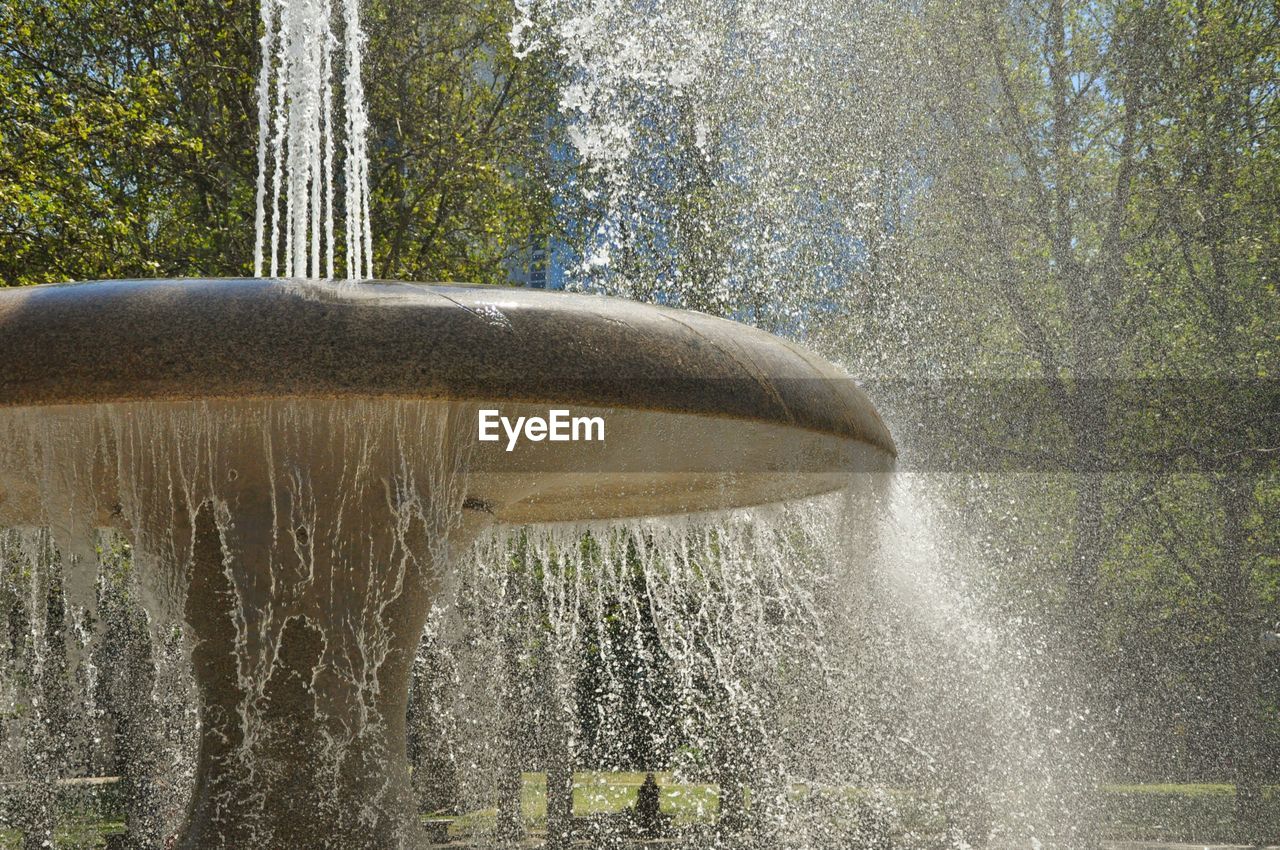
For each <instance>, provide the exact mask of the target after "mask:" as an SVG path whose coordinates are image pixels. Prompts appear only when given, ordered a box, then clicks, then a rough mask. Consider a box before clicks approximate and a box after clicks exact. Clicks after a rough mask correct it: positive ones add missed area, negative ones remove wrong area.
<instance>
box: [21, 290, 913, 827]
mask: <svg viewBox="0 0 1280 850" xmlns="http://www.w3.org/2000/svg"><path fill="white" fill-rule="evenodd" d="M36 351H39V352H40V353H39V355H38V356H37V355H36ZM0 357H3V358H5V360H6V362H8V363H12V364H16V365H15V368H14V369H12V370H10V371H8V372H7V373H6V375H5V376H4V377H3V378H0V526H6V525H8V526H13V525H36V526H45V527H49V528H51V529H52V530H53V536H54V540H55V542H56V543H57V545H58V546H59V548H60V550H61V551H62V553H63V557H64V560H67V559H70V560H71V567H70V569H69V570H68V579H69V585H68V589H69V591H70V593H71V595H72V597H73V599H75V598H77V597H78V598H79V599H80V600H87V599H88V598H89V597H91V596H92V581H93V568H92V565H93V563H94V555H93V546H94V542H95V540H96V539H97V537H96V535H97V531H96V530H97V529H98V528H101V527H112V528H115V529H119V530H121V531H123V532H124V533H125V534H127V535H128V537H129V538H130V540H131V541H132V543H133V546H134V556H133V557H134V562H135V564H136V565H137V567H138V569H139V571H140V575H141V576H142V579H143V583H144V585H145V586H146V588H147V590H148V592H149V593H150V594H151V596H152V599H151V602H150V604H151V605H152V606H154V610H155V612H156V613H157V615H159V616H163V617H174V616H179V617H182V618H183V619H185V621H186V622H187V624H188V626H189V632H190V635H189V636H190V642H191V657H192V662H193V669H194V672H195V677H196V681H197V684H198V686H199V692H200V698H201V744H200V754H199V763H198V767H197V777H196V787H195V789H194V793H193V802H192V808H191V811H190V814H189V817H188V823H187V827H186V829H185V831H184V834H183V837H182V839H181V844H180V846H183V847H189V848H213V847H244V846H306V847H317V848H319V847H335V848H337V847H342V848H366V847H367V848H388V847H400V846H412V845H415V844H416V843H417V840H418V835H417V832H416V829H415V828H414V822H415V818H414V817H413V806H412V801H411V799H410V795H409V793H408V782H407V779H408V767H407V764H406V761H405V746H404V742H405V741H404V735H405V730H404V717H405V703H406V700H407V692H408V687H407V683H408V676H409V670H410V666H411V663H412V660H413V657H414V654H415V651H416V648H417V643H418V639H419V636H420V635H421V633H422V628H423V622H424V619H425V617H426V615H427V612H428V610H429V607H430V604H431V600H432V598H433V596H434V595H435V594H436V592H437V590H438V587H439V585H440V582H441V581H443V580H445V579H446V578H447V576H448V572H449V564H450V562H451V559H452V558H453V557H454V554H455V553H456V552H457V550H458V549H459V548H460V547H465V546H467V545H468V544H469V542H470V540H471V539H472V538H473V537H474V535H475V534H476V533H477V532H478V531H479V530H480V529H482V528H483V527H484V526H486V525H489V524H493V523H527V522H553V521H569V520H604V519H609V518H613V517H622V516H639V515H654V514H674V513H694V512H703V511H714V510H720V509H724V508H729V507H736V506H741V505H754V504H761V503H765V502H772V501H779V500H785V499H794V498H800V497H804V496H809V495H814V494H817V493H822V492H828V491H831V490H833V489H837V488H839V487H841V486H844V484H845V483H847V482H848V480H849V477H850V475H852V474H855V473H864V472H867V473H879V472H883V471H887V470H888V469H889V468H891V465H892V460H893V450H892V442H891V441H890V440H889V437H888V434H887V432H886V431H885V430H884V428H883V425H882V424H881V423H880V422H879V419H878V417H876V415H875V412H874V410H873V409H872V408H871V406H870V403H869V402H867V401H866V399H865V397H864V396H862V394H861V393H860V392H859V391H858V390H857V388H856V387H855V386H853V384H852V382H851V381H850V380H849V379H848V378H847V376H844V375H842V374H841V373H839V372H838V371H837V370H835V369H834V368H833V367H830V366H829V365H828V364H825V363H824V362H823V361H821V360H818V359H817V358H814V357H812V355H809V354H807V353H805V352H803V351H802V350H800V349H796V348H794V347H792V346H789V345H787V344H785V343H783V342H781V341H779V340H776V339H775V338H773V337H770V336H768V335H765V334H760V333H758V332H754V331H750V330H749V329H745V328H741V327H739V326H737V325H734V324H732V323H729V322H723V321H719V320H714V319H710V318H709V317H705V316H697V315H689V314H680V313H675V312H674V311H664V310H658V309H654V308H645V307H641V306H639V305H634V304H626V303H619V302H615V301H612V300H610V299H603V298H589V297H573V296H564V297H557V296H554V295H546V294H536V293H535V294H530V293H512V292H510V291H506V290H480V289H473V288H463V287H449V288H433V287H417V286H408V285H390V284H377V285H367V286H352V285H335V284H323V283H306V282H296V281H294V282H281V281H232V282H212V281H194V282H156V283H140V282H132V283H129V282H124V283H109V284H94V285H81V286H62V287H37V288H33V290H30V291H27V292H22V293H18V294H15V295H10V293H7V292H6V293H0ZM552 409H566V410H568V411H570V412H571V413H572V415H573V416H579V417H587V418H595V417H598V418H599V419H600V420H601V422H602V430H603V435H602V436H603V439H591V440H578V441H564V442H551V441H547V440H542V441H534V440H527V439H526V440H520V441H517V442H515V443H511V442H510V441H509V440H508V439H507V437H506V436H505V435H503V434H501V433H500V434H499V439H497V440H495V441H486V440H481V439H479V431H480V428H479V424H480V420H479V416H480V411H482V410H496V411H498V412H500V414H501V415H502V416H504V417H506V418H507V419H508V420H510V421H515V420H517V419H518V418H519V417H521V416H526V417H527V416H546V415H547V414H548V413H549V411H550V410H552Z"/></svg>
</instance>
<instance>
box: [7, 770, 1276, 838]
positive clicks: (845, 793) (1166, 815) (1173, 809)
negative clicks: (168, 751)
mask: <svg viewBox="0 0 1280 850" xmlns="http://www.w3.org/2000/svg"><path fill="white" fill-rule="evenodd" d="M656 777H657V780H658V784H659V786H660V787H661V795H660V797H659V806H660V808H661V810H662V811H663V812H665V813H666V814H668V815H669V816H670V817H671V820H672V822H673V824H675V825H677V826H697V825H706V824H711V823H713V822H714V821H715V819H716V816H717V814H718V812H719V791H718V789H717V788H716V787H715V786H714V785H711V784H707V783H690V782H677V781H676V780H675V777H674V776H673V775H672V774H669V773H658V774H656ZM522 778H523V783H522V788H521V799H520V802H521V814H522V816H523V818H524V822H525V825H526V827H527V828H528V829H529V830H531V831H533V832H535V833H536V832H538V831H540V830H542V829H544V828H545V825H546V813H547V783H546V776H545V774H542V773H525V774H523V777H522ZM644 779H645V774H644V773H642V772H606V771H582V772H579V773H576V774H574V785H573V810H574V814H575V815H576V816H578V817H591V816H600V815H609V814H613V813H617V812H620V811H623V810H624V809H627V808H629V807H631V806H633V805H635V801H636V792H637V790H638V789H639V788H640V785H641V784H642V783H643V782H644ZM1101 790H1102V792H1103V801H1104V806H1105V812H1106V820H1107V823H1108V829H1107V832H1108V835H1109V837H1110V838H1113V839H1118V840H1152V841H1192V840H1194V841H1201V842H1218V841H1228V840H1231V839H1232V838H1233V837H1234V836H1233V834H1232V833H1233V830H1234V824H1233V821H1232V817H1233V814H1234V805H1235V788H1234V787H1233V786H1231V785H1226V784H1220V783H1191V784H1142V785H1135V784H1115V785H1105V786H1103V787H1102V789H1101ZM791 793H792V796H793V797H796V798H801V797H806V796H808V795H810V794H815V793H821V794H823V795H825V796H828V797H833V798H836V799H839V800H842V801H843V802H847V803H856V802H858V801H859V800H861V799H863V798H864V797H865V796H866V794H867V792H865V791H863V790H861V789H857V788H836V789H817V788H811V787H808V786H805V785H796V786H794V787H793V788H792V791H791ZM888 793H889V796H890V797H891V798H892V799H893V802H894V804H895V806H896V807H897V808H898V809H899V811H900V813H901V814H902V815H903V817H904V819H905V820H908V821H912V822H913V825H912V826H911V828H912V829H913V830H918V831H921V832H935V831H939V830H941V829H942V828H944V826H945V824H944V823H943V821H942V819H941V818H940V817H939V815H938V813H937V811H936V809H933V808H932V807H930V806H929V805H928V801H927V800H925V799H924V798H922V797H920V795H915V794H912V793H911V792H909V791H904V790H895V791H890V792H888ZM104 808H105V807H102V806H98V807H94V806H86V805H73V804H70V803H69V802H68V804H67V805H66V807H65V814H64V816H63V818H62V820H61V821H60V823H59V824H58V828H57V834H56V837H55V841H56V846H57V847H58V848H59V849H60V850H101V848H102V847H104V845H105V843H106V840H107V836H109V835H111V834H113V833H118V832H121V831H123V829H124V824H123V823H121V822H120V821H119V820H118V819H114V818H112V817H110V815H111V813H110V812H109V811H108V812H104ZM916 810H918V811H916ZM913 811H914V815H913ZM1264 812H1265V815H1264V817H1265V820H1266V823H1265V827H1266V829H1267V830H1268V832H1267V833H1266V834H1268V835H1272V836H1277V837H1280V788H1278V787H1275V786H1272V787H1269V788H1267V789H1266V790H1265V792H1264ZM426 819H427V820H430V819H432V818H426ZM496 820H497V810H496V808H486V809H478V810H476V811H471V812H467V813H465V814H463V815H461V816H460V817H457V818H454V819H452V822H451V824H450V827H449V834H450V836H451V837H456V838H464V837H466V836H467V835H469V834H473V833H476V832H488V831H490V830H492V828H493V827H494V824H495V822H496ZM20 846H21V836H20V835H19V834H18V832H17V831H16V830H14V829H11V828H5V827H0V850H18V848H19V847H20Z"/></svg>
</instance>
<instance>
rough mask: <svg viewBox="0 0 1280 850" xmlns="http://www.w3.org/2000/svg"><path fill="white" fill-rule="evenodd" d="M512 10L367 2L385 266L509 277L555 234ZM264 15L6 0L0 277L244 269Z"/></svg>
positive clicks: (221, 5) (440, 274)
mask: <svg viewBox="0 0 1280 850" xmlns="http://www.w3.org/2000/svg"><path fill="white" fill-rule="evenodd" d="M509 14H510V10H509V8H508V6H507V4H504V3H490V4H481V5H479V6H475V5H473V4H465V3H456V2H446V3H434V2H432V3H427V2H423V0H371V2H370V3H368V4H367V8H366V17H367V21H368V30H369V35H370V41H369V51H368V55H367V60H366V61H367V64H368V68H367V72H366V73H367V76H368V77H369V82H368V85H367V90H368V96H369V98H370V111H371V120H372V122H373V126H372V128H371V130H370V150H371V151H373V152H374V156H375V162H376V166H375V168H376V171H375V173H374V174H373V175H372V178H373V193H374V194H373V216H374V221H375V227H376V230H375V235H376V242H375V246H374V252H375V257H376V265H375V272H376V273H377V274H378V275H380V276H385V277H405V278H409V279H426V280H431V279H461V280H475V281H481V282H499V281H502V280H503V279H505V276H506V267H505V265H504V259H505V258H506V257H507V256H508V255H509V254H511V253H512V252H513V251H514V250H516V249H518V248H520V247H522V246H524V245H525V244H527V242H528V240H529V239H530V237H531V235H535V234H537V235H545V234H546V232H547V230H546V222H547V220H548V219H549V208H550V200H549V198H548V196H547V192H546V189H545V184H544V182H543V181H542V180H540V179H539V178H540V177H541V175H542V173H543V170H544V169H543V167H542V165H541V157H540V152H541V150H542V149H543V145H544V144H545V141H546V139H547V137H548V135H549V134H550V133H551V132H552V131H553V125H552V124H550V123H549V122H548V120H547V117H548V111H549V109H550V106H549V102H548V98H549V97H550V94H549V92H551V91H553V84H554V74H552V73H550V71H549V69H548V68H546V67H541V66H538V65H536V64H534V63H525V64H521V65H518V63H516V61H515V59H514V57H513V56H512V55H511V48H510V45H509V43H508V42H507V39H506V30H507V28H508V26H509V24H508V22H507V17H508V16H509ZM257 20H258V15H257V11H256V4H254V3H252V2H251V0H160V2H156V3H145V4H134V3H115V4H112V3H108V4H101V3H96V2H92V0H13V2H7V3H5V4H3V5H0V283H3V284H6V285H20V284H28V283H45V282H51V281H60V280H71V279H82V280H83V279H95V278H109V277H128V276H138V277H155V276H200V275H206V276H219V275H235V274H244V273H246V272H248V270H249V268H250V265H251V263H252V250H253V238H254V234H253V204H254V197H253V193H254V180H255V175H256V167H257V166H256V158H255V144H256V133H257V125H256V120H257V119H256V115H257V106H256V93H255V85H256V75H257V65H258V44H257V39H258V33H257V32H256V31H255V22H257ZM406 21H412V22H414V25H413V26H405V22H406Z"/></svg>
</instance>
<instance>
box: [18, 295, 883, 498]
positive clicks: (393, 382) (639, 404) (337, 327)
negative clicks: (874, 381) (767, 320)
mask: <svg viewBox="0 0 1280 850" xmlns="http://www.w3.org/2000/svg"><path fill="white" fill-rule="evenodd" d="M0 362H3V363H5V364H6V367H5V370H4V372H3V374H0V408H3V407H49V406H66V405H102V404H125V403H131V402H191V401H196V400H200V401H205V402H232V401H234V402H243V401H245V400H250V399H310V400H337V399H356V398H361V399H419V400H438V401H449V402H458V403H470V404H472V405H473V406H474V407H475V408H476V410H477V411H478V410H481V409H494V410H498V411H500V412H501V414H502V415H504V416H507V417H508V418H509V419H511V420H512V421H514V420H515V418H516V417H518V416H521V415H526V416H543V417H545V416H546V415H547V412H548V411H549V410H551V409H565V410H568V411H570V412H571V413H572V414H573V415H574V416H578V415H582V416H597V415H598V416H601V417H603V419H604V422H605V439H604V440H603V441H592V442H583V441H578V442H549V441H542V442H530V441H527V440H521V441H520V442H519V443H518V445H517V446H516V448H515V449H514V450H512V451H507V450H506V449H507V444H508V440H507V438H506V436H505V434H504V432H502V431H501V429H498V433H499V434H501V435H503V436H502V439H500V440H499V441H497V442H476V443H475V445H474V447H473V449H472V451H473V455H472V459H471V471H472V477H473V483H472V485H471V490H470V491H469V492H468V494H467V495H468V500H467V503H468V505H469V506H474V507H475V508H477V509H479V510H482V511H485V512H487V513H488V514H489V515H490V516H491V517H492V518H493V520H495V521H498V522H511V523H523V522H545V521H556V520H573V519H589V518H600V519H603V518H612V517H622V516H636V515H660V514H685V513H691V512H700V511H707V510H716V509H722V508H727V507H737V506H744V505H756V504H761V503H765V502H777V501H783V500H789V499H795V498H799V497H804V496H808V495H814V494H817V493H823V492H828V491H830V490H834V489H837V488H839V487H841V486H843V485H844V483H845V482H846V481H847V475H848V473H850V472H883V471H887V470H888V469H890V468H891V467H892V464H893V460H894V456H895V448H894V444H893V440H892V438H891V437H890V435H889V431H888V429H887V428H886V427H885V425H884V423H883V422H882V421H881V419H880V417H879V416H878V415H877V413H876V411H875V408H874V407H873V406H872V404H871V402H870V401H869V400H868V399H867V397H866V395H865V394H864V393H863V392H862V391H861V390H860V389H859V388H858V387H857V385H856V384H855V382H854V381H853V379H852V378H850V377H849V376H848V375H847V374H845V373H843V372H842V371H840V370H839V369H837V368H836V367H835V366H833V365H832V364H830V363H828V362H827V361H825V360H822V359H821V358H818V357H816V356H814V355H813V354H811V353H809V352H807V351H805V350H804V349H803V348H800V347H798V346H796V345H794V344H792V343H790V342H787V341H785V340H782V339H779V338H777V337H774V336H771V335H769V334H766V333H764V332H762V331H758V330H754V329H752V328H748V327H744V326H743V325H740V324H737V323H734V322H730V321H726V320H723V319H717V318H713V317H711V316H707V315H704V314H700V313H694V312H689V311H680V310H672V309H667V308H663V307H653V306H647V305H642V304H638V303H635V302H631V301H626V300H621V299H616V298H609V297H605V296H600V295H580V294H570V293H552V292H544V291H538V290H528V289H509V288H498V287H486V286H467V285H458V284H448V285H424V284H410V283H393V282H363V283H332V282H321V281H302V280H270V279H236V280H146V281H144V280H138V281H103V282H94V283H71V284H56V285H49V286H35V287H29V288H24V289H11V290H4V291H0ZM477 416H478V414H477ZM7 485H8V486H6V487H5V488H4V492H3V493H0V497H4V498H6V502H7V505H8V506H7V508H6V506H5V504H4V503H0V521H3V520H5V519H6V518H7V519H8V520H9V521H10V522H11V523H13V522H15V521H19V520H21V519H22V513H23V512H24V508H22V507H19V505H24V506H26V507H25V512H28V513H29V512H30V507H31V506H32V505H34V504H35V501H34V495H35V494H34V493H32V492H31V488H32V487H33V486H34V482H29V481H28V482H21V481H16V482H15V481H10V482H7ZM24 491H25V492H24ZM102 501H104V503H106V502H110V501H111V500H102ZM6 510H7V511H8V514H7V516H6Z"/></svg>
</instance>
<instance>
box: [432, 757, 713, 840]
mask: <svg viewBox="0 0 1280 850" xmlns="http://www.w3.org/2000/svg"><path fill="white" fill-rule="evenodd" d="M645 775H646V774H644V773H641V772H616V773H614V772H606V771H580V772H578V773H575V774H574V777H573V813H574V814H575V815H576V816H579V817H591V816H592V815H609V814H616V813H617V812H621V811H623V810H625V809H628V808H630V807H631V806H633V805H635V802H636V792H637V791H638V790H639V788H640V786H641V785H642V784H643V783H644V778H645ZM655 776H656V778H657V780H658V784H659V785H660V786H661V788H662V791H661V794H660V795H659V797H658V808H659V810H661V811H662V812H664V813H666V814H668V815H670V816H671V818H672V822H673V823H674V824H676V825H677V826H686V825H692V824H697V823H713V822H714V821H715V816H716V814H717V813H718V812H719V809H720V795H719V791H718V790H717V789H716V787H715V786H714V785H709V784H703V783H677V782H675V781H674V778H673V777H672V775H671V774H669V773H657V774H655ZM521 778H522V780H523V782H522V787H521V791H520V814H521V817H522V818H523V820H524V822H525V826H526V827H527V828H529V829H532V830H540V829H543V828H545V826H546V821H547V777H546V774H543V773H525V774H522V777H521ZM497 817H498V810H497V809H496V808H487V809H479V810H476V811H471V812H467V813H465V814H463V815H461V816H459V817H458V818H455V819H454V821H453V823H452V825H451V826H450V827H449V834H450V835H457V836H464V835H467V834H470V833H474V832H486V831H488V830H491V829H492V828H493V826H494V824H495V823H496V821H497Z"/></svg>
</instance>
